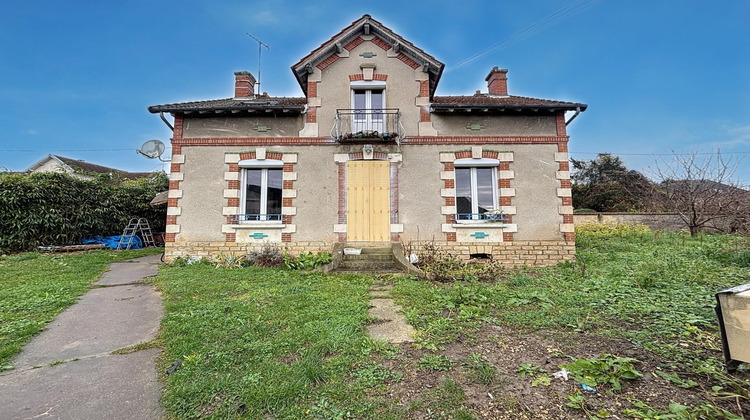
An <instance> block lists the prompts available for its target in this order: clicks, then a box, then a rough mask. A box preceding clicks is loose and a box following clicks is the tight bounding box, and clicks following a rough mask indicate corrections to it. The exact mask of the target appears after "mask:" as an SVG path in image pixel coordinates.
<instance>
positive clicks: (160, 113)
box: [159, 111, 573, 132]
mask: <svg viewBox="0 0 750 420" xmlns="http://www.w3.org/2000/svg"><path fill="white" fill-rule="evenodd" d="M159 117H161V120H162V121H164V124H166V125H167V127H169V129H170V130H172V132H174V127H172V124H170V123H169V121H167V119H166V118H165V117H164V111H160V112H159ZM572 119H573V118H571V120H572Z"/></svg>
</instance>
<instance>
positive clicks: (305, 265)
mask: <svg viewBox="0 0 750 420" xmlns="http://www.w3.org/2000/svg"><path fill="white" fill-rule="evenodd" d="M331 260H333V257H332V256H331V254H329V253H328V252H319V253H317V254H313V253H312V252H308V253H306V254H300V256H299V257H296V258H295V257H293V256H291V255H286V256H284V265H285V266H286V267H287V268H290V269H292V270H313V269H316V268H318V267H322V266H324V265H326V264H328V263H330V262H331Z"/></svg>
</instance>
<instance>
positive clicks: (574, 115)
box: [565, 106, 581, 126]
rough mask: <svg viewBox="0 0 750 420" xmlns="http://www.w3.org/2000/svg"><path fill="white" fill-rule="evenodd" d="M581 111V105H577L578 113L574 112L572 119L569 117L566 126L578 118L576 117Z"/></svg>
mask: <svg viewBox="0 0 750 420" xmlns="http://www.w3.org/2000/svg"><path fill="white" fill-rule="evenodd" d="M580 113H581V107H580V106H579V107H576V113H575V114H573V116H572V117H570V119H569V120H568V121H565V126H567V125H568V124H570V123H571V122H572V121H573V120H574V119H576V117H577V116H578V114H580Z"/></svg>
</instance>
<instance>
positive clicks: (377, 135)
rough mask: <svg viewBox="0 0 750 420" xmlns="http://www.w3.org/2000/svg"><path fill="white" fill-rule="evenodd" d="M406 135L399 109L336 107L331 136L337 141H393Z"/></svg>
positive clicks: (397, 141) (397, 140) (398, 140)
mask: <svg viewBox="0 0 750 420" xmlns="http://www.w3.org/2000/svg"><path fill="white" fill-rule="evenodd" d="M405 135H406V130H404V126H403V125H401V111H399V110H398V109H396V108H383V109H337V110H336V119H335V121H334V124H333V129H332V130H331V136H332V137H333V138H335V139H336V140H338V141H358V140H366V141H378V140H380V141H395V142H396V143H399V142H400V141H401V139H402V138H404V136H405Z"/></svg>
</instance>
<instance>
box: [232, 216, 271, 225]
mask: <svg viewBox="0 0 750 420" xmlns="http://www.w3.org/2000/svg"><path fill="white" fill-rule="evenodd" d="M231 220H232V223H241V222H280V221H281V215H280V214H233V215H232V216H231Z"/></svg>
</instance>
